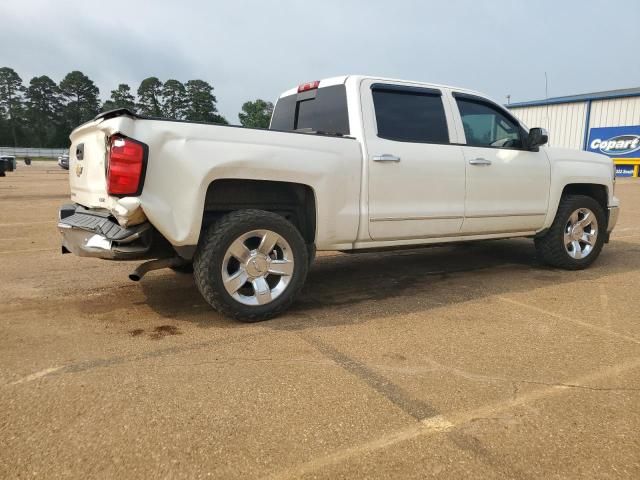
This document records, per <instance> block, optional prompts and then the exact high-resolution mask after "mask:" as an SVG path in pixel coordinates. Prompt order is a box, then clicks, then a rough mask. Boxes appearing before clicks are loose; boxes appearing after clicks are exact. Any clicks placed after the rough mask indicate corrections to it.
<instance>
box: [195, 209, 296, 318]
mask: <svg viewBox="0 0 640 480" xmlns="http://www.w3.org/2000/svg"><path fill="white" fill-rule="evenodd" d="M253 230H270V231H272V232H275V233H277V234H278V235H280V236H281V237H282V238H283V239H284V240H285V241H286V242H287V243H288V244H289V246H290V248H291V253H292V255H293V259H294V266H293V274H292V275H291V278H290V280H289V284H288V285H287V286H286V289H285V290H284V291H282V293H281V294H279V296H277V297H276V298H274V299H273V300H272V301H271V302H270V303H267V304H264V305H245V304H243V303H241V302H239V301H237V300H236V299H234V298H233V297H232V296H231V295H230V294H229V293H228V292H227V290H226V288H225V286H224V283H223V277H222V268H223V261H224V257H225V254H226V252H227V250H228V249H229V247H230V246H231V244H232V243H233V242H234V241H235V240H236V239H238V238H239V237H240V236H242V235H243V234H245V233H248V232H251V231H253ZM308 267H309V263H308V255H307V246H306V244H305V242H304V240H303V238H302V236H301V235H300V232H299V231H298V229H297V228H296V227H295V226H294V225H293V224H291V223H290V222H289V221H288V220H287V219H285V218H284V217H282V216H280V215H277V214H275V213H272V212H267V211H264V210H237V211H235V212H231V213H229V214H228V215H225V216H224V217H222V218H221V219H220V220H218V221H217V222H216V223H215V224H213V225H211V226H210V227H209V229H208V230H207V232H206V233H205V234H204V235H203V237H202V239H201V241H200V243H199V245H198V249H197V250H196V253H195V256H194V260H193V268H194V279H195V283H196V285H197V287H198V290H199V291H200V293H201V294H202V296H203V297H204V299H205V300H206V301H207V303H209V305H211V306H212V307H213V308H214V309H216V310H218V311H219V312H220V313H223V314H225V315H227V316H229V317H232V318H235V319H237V320H240V321H243V322H259V321H262V320H267V319H269V318H273V317H275V316H277V315H279V314H280V313H282V312H284V311H285V310H286V309H287V308H289V306H290V305H291V304H292V303H293V301H294V300H295V298H296V296H297V295H298V293H299V292H300V289H301V288H302V286H303V285H304V282H305V280H306V277H307V271H308Z"/></svg>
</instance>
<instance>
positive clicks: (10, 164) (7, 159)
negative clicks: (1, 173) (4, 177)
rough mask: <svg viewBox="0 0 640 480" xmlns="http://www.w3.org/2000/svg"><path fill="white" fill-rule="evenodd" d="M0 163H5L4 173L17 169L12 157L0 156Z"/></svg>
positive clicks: (14, 159) (14, 158)
mask: <svg viewBox="0 0 640 480" xmlns="http://www.w3.org/2000/svg"><path fill="white" fill-rule="evenodd" d="M0 161H2V162H5V165H6V166H5V172H13V171H14V170H15V169H16V167H17V164H16V157H15V156H14V155H0Z"/></svg>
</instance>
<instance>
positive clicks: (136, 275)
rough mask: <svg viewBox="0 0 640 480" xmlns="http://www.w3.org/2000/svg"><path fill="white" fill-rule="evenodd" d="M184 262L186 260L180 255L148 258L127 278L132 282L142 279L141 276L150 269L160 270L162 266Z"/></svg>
mask: <svg viewBox="0 0 640 480" xmlns="http://www.w3.org/2000/svg"><path fill="white" fill-rule="evenodd" d="M185 263H187V262H185V261H184V260H183V259H182V258H180V257H173V258H160V259H158V260H149V261H148V262H144V263H142V264H140V265H138V268H136V269H135V270H134V271H133V272H131V273H130V274H129V280H133V281H134V282H139V281H140V280H142V277H144V276H145V275H146V274H147V273H149V272H150V271H151V270H160V269H162V268H170V267H179V266H181V265H184V264H185Z"/></svg>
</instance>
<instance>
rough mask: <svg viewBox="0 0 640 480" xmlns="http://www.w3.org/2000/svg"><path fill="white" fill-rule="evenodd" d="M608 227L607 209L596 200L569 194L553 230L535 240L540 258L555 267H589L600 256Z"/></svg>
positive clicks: (573, 268) (559, 208)
mask: <svg viewBox="0 0 640 480" xmlns="http://www.w3.org/2000/svg"><path fill="white" fill-rule="evenodd" d="M606 227H607V222H606V216H605V213H604V210H603V208H602V206H601V205H600V204H599V203H598V202H597V201H596V200H595V199H593V198H591V197H587V196H585V195H567V196H565V197H563V198H562V199H561V201H560V205H559V206H558V212H557V213H556V218H555V219H554V221H553V224H552V225H551V228H549V231H548V232H547V233H546V234H545V235H544V236H543V237H540V238H536V240H535V244H536V249H537V251H538V256H539V257H540V259H541V260H542V261H543V262H545V263H547V264H549V265H552V266H554V267H559V268H564V269H567V270H580V269H583V268H587V267H588V266H589V265H591V264H592V263H593V262H594V261H595V260H596V258H598V255H600V251H601V250H602V246H603V244H604V237H605V231H606Z"/></svg>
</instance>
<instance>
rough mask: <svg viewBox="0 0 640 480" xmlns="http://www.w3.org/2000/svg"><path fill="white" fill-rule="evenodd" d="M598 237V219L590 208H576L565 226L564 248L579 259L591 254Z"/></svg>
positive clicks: (571, 255)
mask: <svg viewBox="0 0 640 480" xmlns="http://www.w3.org/2000/svg"><path fill="white" fill-rule="evenodd" d="M597 239H598V220H597V219H596V215H595V214H594V213H593V212H592V211H591V210H589V209H588V208H579V209H577V210H575V211H574V212H573V213H572V214H571V215H570V216H569V219H568V220H567V223H566V225H565V227H564V249H565V250H566V251H567V253H568V254H569V256H570V257H572V258H575V259H576V260H579V259H581V258H585V257H587V256H589V254H590V253H591V252H592V251H593V247H594V246H595V244H596V241H597Z"/></svg>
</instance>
